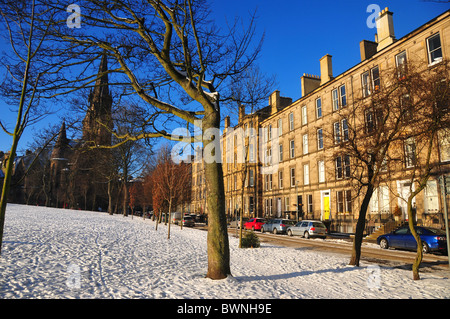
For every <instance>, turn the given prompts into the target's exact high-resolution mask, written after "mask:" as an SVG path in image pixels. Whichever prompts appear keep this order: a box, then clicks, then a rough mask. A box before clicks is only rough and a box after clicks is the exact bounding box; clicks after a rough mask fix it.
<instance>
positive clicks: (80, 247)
mask: <svg viewBox="0 0 450 319" xmlns="http://www.w3.org/2000/svg"><path fill="white" fill-rule="evenodd" d="M206 235H207V233H206V232H205V231H200V230H197V229H191V228H186V227H184V228H183V229H182V230H180V228H179V226H175V225H172V226H171V238H170V239H169V240H168V239H167V226H164V225H159V226H158V230H157V231H156V230H155V224H154V222H152V221H151V220H143V219H142V218H137V217H134V218H133V219H131V217H122V216H121V215H114V216H110V215H107V214H105V213H99V212H85V211H73V210H64V209H53V208H46V207H34V206H22V205H8V207H7V211H6V222H5V234H4V239H3V248H2V255H1V258H0V298H2V299H17V298H24V299H25V298H26V299H31V298H33V299H35V298H45V299H47V298H57V299H69V298H82V299H92V298H101V299H127V298H133V299H134V298H149V299H228V298H231V299H301V298H320V299H322V298H330V299H340V298H346V299H348V298H350V299H353V298H354V299H360V298H370V299H396V298H402V299H403V298H414V299H448V298H450V279H449V278H448V277H442V276H438V275H436V274H433V273H423V274H421V278H422V280H420V281H413V280H412V279H411V277H412V274H411V271H410V270H404V269H397V268H390V267H386V266H379V265H377V264H371V263H364V262H363V263H362V265H361V267H353V266H348V265H347V263H348V257H345V256H341V255H337V254H331V253H323V252H317V251H313V250H311V249H310V248H307V247H305V248H287V247H277V246H273V245H269V244H265V243H263V244H262V246H261V248H257V249H239V248H237V246H238V242H237V239H236V238H234V237H233V236H230V249H231V271H232V274H233V276H231V277H228V278H227V279H225V280H219V281H213V280H210V279H207V278H205V274H206V269H207V254H206Z"/></svg>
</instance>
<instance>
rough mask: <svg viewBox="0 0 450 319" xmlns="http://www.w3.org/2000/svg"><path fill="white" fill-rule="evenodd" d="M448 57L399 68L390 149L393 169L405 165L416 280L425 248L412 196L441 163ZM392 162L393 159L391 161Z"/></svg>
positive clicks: (449, 121)
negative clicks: (396, 128) (396, 120)
mask: <svg viewBox="0 0 450 319" xmlns="http://www.w3.org/2000/svg"><path fill="white" fill-rule="evenodd" d="M449 74H450V72H449V67H448V61H441V62H440V63H439V64H437V65H435V66H433V67H431V68H429V67H427V66H426V65H423V64H422V63H418V62H414V61H410V62H409V63H408V65H407V68H405V70H404V71H403V77H402V78H401V82H402V83H404V85H403V87H402V93H403V94H402V96H401V100H400V101H401V102H402V103H401V107H402V109H403V110H404V113H403V114H402V115H403V121H402V123H403V130H402V140H399V141H397V142H396V143H395V147H394V148H393V150H392V152H391V153H392V154H395V155H394V156H393V157H394V158H395V159H396V170H402V169H405V167H406V168H407V169H406V172H405V173H406V174H405V175H406V176H405V177H407V178H408V179H409V180H410V183H409V184H410V189H409V195H408V198H406V199H405V200H406V201H407V209H406V210H407V216H408V225H409V229H410V231H411V234H412V235H413V236H414V238H415V240H416V243H417V253H416V258H415V261H414V263H413V267H412V272H413V279H414V280H419V279H420V275H419V267H420V263H421V262H422V259H423V252H424V251H426V250H427V246H426V243H423V242H422V240H421V238H420V235H419V234H418V232H417V230H416V228H415V226H416V218H417V217H416V214H415V212H416V211H415V209H414V207H413V206H414V205H413V201H414V198H415V197H416V196H417V195H418V194H419V193H420V192H422V191H423V190H424V189H425V188H426V187H427V182H428V180H429V179H430V178H431V177H432V176H438V175H439V174H441V173H444V172H445V171H444V172H441V170H442V169H444V168H445V166H442V165H440V159H439V156H438V155H439V153H438V152H437V150H438V146H439V144H440V141H441V140H442V139H444V138H448V136H449V135H450V132H449V128H450V112H449V96H450V86H449V81H448V76H449ZM394 165H395V163H394Z"/></svg>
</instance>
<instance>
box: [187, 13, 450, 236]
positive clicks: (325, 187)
mask: <svg viewBox="0 0 450 319" xmlns="http://www.w3.org/2000/svg"><path fill="white" fill-rule="evenodd" d="M360 53H361V61H360V62H359V63H358V64H356V65H355V66H353V67H352V68H350V69H348V70H346V71H345V72H343V73H342V74H339V75H334V74H333V67H332V56H331V55H330V54H326V55H325V56H323V57H322V58H321V59H320V61H318V62H319V63H320V72H321V74H320V75H310V74H304V75H303V76H302V77H301V88H302V97H301V98H300V99H299V100H297V101H292V100H291V99H289V98H284V97H282V96H280V92H279V91H275V92H273V93H272V94H271V95H270V97H269V105H268V106H267V107H266V108H263V109H261V110H260V111H257V112H253V113H252V114H244V112H243V110H240V111H239V121H238V124H237V125H236V126H235V127H233V128H230V123H229V118H228V117H227V118H225V130H224V134H223V136H222V143H223V163H224V164H223V170H224V185H225V196H226V207H227V214H228V216H229V217H234V216H236V214H239V213H240V212H243V214H244V216H247V217H252V216H259V217H275V216H278V217H286V218H292V219H300V218H310V219H320V220H322V221H324V222H326V223H327V224H328V225H329V227H330V229H331V230H334V231H341V232H354V230H355V228H356V226H355V225H356V221H357V218H358V212H359V207H360V206H361V203H362V198H363V196H362V194H359V193H358V192H357V187H356V186H355V185H354V182H353V181H352V179H350V178H348V177H349V175H350V174H351V170H352V169H354V168H353V167H352V161H351V159H350V158H349V157H347V156H345V155H342V156H337V155H336V149H337V148H338V147H339V146H340V145H341V143H343V142H346V141H347V140H348V138H349V123H350V122H349V121H352V123H354V122H360V123H363V124H365V127H366V130H370V129H371V128H372V127H373V126H374V125H376V124H375V123H376V120H377V116H379V114H376V112H375V113H372V112H366V113H364V115H361V116H359V117H357V118H354V116H353V117H352V114H353V115H354V114H356V113H352V112H351V110H353V109H355V107H356V104H357V103H361V101H364V99H366V101H370V100H371V98H370V97H371V96H373V95H375V94H377V92H379V90H380V86H381V85H382V77H383V74H386V73H387V72H391V73H392V72H398V78H399V80H401V79H402V72H403V70H406V68H407V67H408V65H411V66H412V65H413V64H415V65H420V66H421V67H422V68H424V69H427V68H428V69H430V68H435V67H438V66H439V65H440V64H443V63H444V62H445V61H447V60H448V59H449V58H450V11H446V12H444V13H443V14H441V15H439V16H438V17H436V18H434V19H433V20H431V21H429V22H427V23H426V24H424V25H422V26H420V27H419V28H417V29H416V30H414V31H412V32H411V33H409V34H407V35H405V36H403V37H402V38H400V39H397V38H396V37H395V32H394V22H393V13H392V12H390V11H389V9H388V8H386V9H384V10H383V11H382V12H381V13H380V15H379V17H378V23H377V35H376V37H375V41H368V40H363V41H361V43H360ZM442 83H443V85H444V86H446V87H447V88H448V85H449V81H448V75H444V76H443V81H442ZM409 98H410V97H409V95H405V96H403V97H402V99H401V101H400V102H399V103H406V101H407V99H409ZM447 101H448V100H447ZM367 103H369V102H367ZM405 105H406V104H405ZM250 127H253V128H255V132H257V131H258V130H259V129H264V130H263V131H262V134H257V135H256V136H255V139H252V138H251V137H252V136H251V134H252V133H251V131H250V130H248V128H250ZM240 129H241V130H240ZM410 130H414V128H410ZM236 132H244V133H243V134H241V133H236ZM239 134H240V135H239ZM438 136H439V138H438V143H437V145H436V146H435V147H434V148H433V152H432V162H433V165H435V167H438V170H437V172H438V173H434V174H433V175H432V176H431V177H430V178H429V180H428V182H427V186H426V188H425V189H424V191H422V192H421V193H420V194H418V195H417V196H416V197H415V201H414V203H413V204H414V209H415V210H416V213H417V214H416V218H417V222H418V223H420V224H424V225H427V226H434V227H442V226H443V223H444V222H443V209H444V207H445V202H444V201H445V198H444V197H443V196H442V190H443V182H444V181H447V183H449V184H450V178H449V176H450V128H448V129H443V130H441V131H440V132H439V135H438ZM275 139H276V142H275ZM252 141H253V142H252ZM261 147H263V149H261ZM416 149H417V145H415V144H414V141H413V140H411V139H405V141H403V142H402V145H398V147H396V151H397V152H398V153H399V154H400V155H398V158H401V161H402V164H401V165H400V164H396V165H397V166H395V172H394V173H392V174H391V175H389V178H387V179H386V183H380V184H379V186H378V187H377V188H376V189H375V190H374V193H373V196H372V199H371V201H370V204H369V208H368V213H367V218H366V219H367V221H368V223H367V225H368V231H370V230H371V229H373V228H375V227H376V226H379V225H382V224H384V223H386V221H388V220H391V219H394V217H395V218H397V219H399V220H400V221H402V220H405V219H406V218H407V216H406V201H405V198H407V197H408V195H409V193H410V192H411V190H414V185H411V181H410V178H409V176H410V174H411V172H412V167H413V166H414V152H415V151H416ZM417 150H418V149H417ZM258 154H260V155H261V156H258ZM274 162H275V163H276V165H277V169H276V171H274V172H272V173H271V174H261V170H262V169H263V168H264V167H265V166H270V165H273V163H274ZM199 165H200V164H199ZM193 167H195V165H194V166H193ZM199 172H200V171H199ZM193 176H195V178H196V179H197V180H202V179H201V177H199V176H200V175H194V174H193ZM244 176H245V178H243V177H244ZM192 185H193V198H196V196H195V195H194V194H198V192H199V191H198V190H197V185H198V183H197V184H196V182H195V181H193V184H192ZM203 192H204V191H203ZM197 197H198V196H197ZM202 209H203V210H206V211H207V207H205V206H202ZM191 210H192V211H193V212H198V211H197V206H195V205H193V206H191ZM394 212H395V214H394ZM394 215H395V216H394Z"/></svg>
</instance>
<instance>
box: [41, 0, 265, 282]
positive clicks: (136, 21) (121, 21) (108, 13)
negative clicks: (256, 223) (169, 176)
mask: <svg viewBox="0 0 450 319" xmlns="http://www.w3.org/2000/svg"><path fill="white" fill-rule="evenodd" d="M42 1H43V2H45V3H46V5H47V6H48V7H49V8H51V9H52V10H55V12H58V13H59V16H60V17H61V20H60V21H59V23H58V24H57V25H54V27H53V28H52V32H53V35H54V36H55V37H56V38H58V39H59V40H60V41H61V43H65V44H66V45H64V46H62V47H61V49H60V50H59V52H55V53H56V54H62V53H61V52H62V51H64V52H70V54H68V58H70V59H73V60H76V59H80V60H81V59H85V60H86V61H89V60H90V61H92V59H93V58H94V56H96V55H98V54H99V50H105V51H106V52H107V54H108V55H109V56H110V57H112V58H114V60H115V68H112V69H110V70H109V71H108V73H110V74H112V73H115V74H116V76H117V81H116V83H115V84H117V85H121V86H125V87H126V88H127V89H128V90H127V94H128V95H129V96H131V95H133V96H136V97H139V98H140V99H141V100H142V101H144V102H146V103H147V105H148V106H151V107H148V111H149V115H148V117H147V121H146V122H145V123H143V124H147V123H152V125H142V126H140V127H142V128H144V126H145V129H148V128H151V130H144V129H143V130H142V132H140V134H137V135H132V134H123V135H121V137H122V138H123V143H125V142H126V141H129V140H134V139H140V138H150V137H165V138H169V139H175V140H179V139H180V138H179V137H177V138H175V137H173V136H172V135H171V134H169V133H168V132H167V130H164V129H161V128H159V127H158V125H161V123H165V122H166V121H167V120H169V119H173V118H177V119H178V120H180V121H182V122H184V123H185V125H183V126H184V127H186V126H187V125H186V124H190V125H199V126H200V127H201V129H202V133H203V134H202V136H201V137H200V136H199V137H198V138H199V139H200V140H201V142H202V143H203V146H204V150H205V151H208V154H207V156H208V157H209V158H208V160H207V161H206V164H205V172H206V174H205V176H206V182H207V190H208V191H207V194H208V198H207V202H208V207H209V216H208V221H209V223H208V272H207V277H209V278H212V279H222V278H225V277H227V276H228V275H229V274H230V273H231V271H230V260H229V245H228V237H227V227H226V217H225V201H224V189H223V172H222V165H221V163H220V162H219V160H218V159H220V154H219V153H220V152H219V136H218V135H219V133H218V129H219V128H220V110H221V108H220V102H221V100H222V99H223V98H225V96H223V94H221V93H222V91H221V90H222V89H223V88H224V87H226V85H227V83H228V82H229V80H230V79H231V76H235V77H237V76H238V75H239V74H240V73H242V72H243V71H245V70H246V69H247V68H248V67H249V66H250V65H251V64H252V63H253V62H254V60H255V58H256V56H257V54H258V53H259V50H260V48H261V42H257V43H256V45H255V46H254V48H252V46H253V42H254V41H253V38H254V34H255V25H254V17H252V18H251V20H250V22H249V26H248V27H247V28H245V29H244V30H240V29H239V27H240V26H241V24H240V23H238V21H236V23H235V24H234V25H232V26H231V28H230V30H229V31H228V32H226V33H224V32H223V31H221V30H219V29H218V28H217V27H216V26H214V24H213V22H212V21H211V20H210V16H209V12H208V4H207V2H206V1H203V0H201V1H192V0H186V1H182V2H180V1H171V0H166V1H160V0H158V1H156V0H155V1H153V0H150V1H146V2H142V1H137V0H126V1H98V0H96V1H94V0H90V1H84V2H83V7H82V13H81V28H80V29H77V30H73V29H69V28H67V27H66V19H67V16H65V17H64V16H63V14H64V13H65V11H66V10H65V9H66V8H65V7H64V5H63V4H61V3H60V1H56V0H45V1H44V0H42ZM74 64H75V62H74ZM81 64H82V63H81V62H80V64H79V65H81ZM80 77H81V76H80ZM79 81H80V80H79V79H77V83H75V81H74V80H72V81H68V83H67V88H68V90H69V91H70V86H71V85H73V86H76V87H79V86H80V84H79ZM110 84H111V83H110ZM85 85H89V81H88V82H86V84H85ZM155 93H156V94H155ZM192 102H195V103H192ZM155 110H157V112H155ZM200 123H201V124H200ZM216 131H217V134H216V133H215V132H216ZM205 133H207V134H205ZM187 138H189V137H187ZM191 141H194V138H192V137H191ZM211 159H212V160H211Z"/></svg>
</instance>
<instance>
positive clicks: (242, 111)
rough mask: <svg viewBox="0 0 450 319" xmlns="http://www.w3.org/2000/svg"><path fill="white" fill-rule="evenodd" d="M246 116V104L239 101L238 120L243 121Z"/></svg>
mask: <svg viewBox="0 0 450 319" xmlns="http://www.w3.org/2000/svg"><path fill="white" fill-rule="evenodd" d="M244 116H245V106H244V105H243V104H240V103H239V119H238V122H239V123H241V122H242V120H243V119H244Z"/></svg>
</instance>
